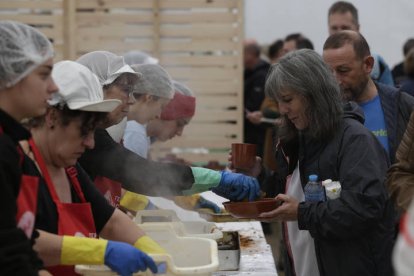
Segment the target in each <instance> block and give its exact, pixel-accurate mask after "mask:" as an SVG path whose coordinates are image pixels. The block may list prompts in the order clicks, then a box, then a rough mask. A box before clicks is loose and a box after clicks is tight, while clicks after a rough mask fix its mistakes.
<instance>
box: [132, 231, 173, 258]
mask: <svg viewBox="0 0 414 276" xmlns="http://www.w3.org/2000/svg"><path fill="white" fill-rule="evenodd" d="M134 246H135V248H138V249H139V250H141V251H143V252H145V253H147V254H164V253H167V251H165V249H164V248H162V247H161V246H160V245H159V244H158V243H157V242H156V241H154V240H153V239H151V238H150V237H148V236H146V235H144V236H141V237H140V238H139V239H138V240H137V241H136V242H135V243H134Z"/></svg>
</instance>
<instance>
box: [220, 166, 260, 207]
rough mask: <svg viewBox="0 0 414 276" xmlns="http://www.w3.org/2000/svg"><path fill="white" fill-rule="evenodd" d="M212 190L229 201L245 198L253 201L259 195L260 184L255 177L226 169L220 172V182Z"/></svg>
mask: <svg viewBox="0 0 414 276" xmlns="http://www.w3.org/2000/svg"><path fill="white" fill-rule="evenodd" d="M212 191H213V192H215V193H216V194H218V195H219V196H222V197H225V198H227V199H229V200H230V201H241V200H243V199H245V198H248V199H249V201H253V200H255V199H256V198H258V197H259V196H260V186H259V182H257V179H256V178H254V177H251V176H247V175H244V174H240V173H232V172H227V171H222V172H221V180H220V184H219V185H218V186H217V187H214V188H213V189H212Z"/></svg>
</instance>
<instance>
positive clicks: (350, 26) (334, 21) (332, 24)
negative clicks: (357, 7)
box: [328, 12, 359, 35]
mask: <svg viewBox="0 0 414 276" xmlns="http://www.w3.org/2000/svg"><path fill="white" fill-rule="evenodd" d="M328 27H329V35H332V34H335V33H337V32H339V31H344V30H350V31H355V32H359V26H358V25H356V24H355V22H354V20H353V18H352V14H351V12H346V13H339V12H337V13H333V14H331V15H329V18H328Z"/></svg>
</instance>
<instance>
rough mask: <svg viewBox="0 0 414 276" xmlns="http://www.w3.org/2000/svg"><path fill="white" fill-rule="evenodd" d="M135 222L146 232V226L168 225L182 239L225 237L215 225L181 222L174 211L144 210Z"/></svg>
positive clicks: (201, 222) (139, 213)
mask: <svg viewBox="0 0 414 276" xmlns="http://www.w3.org/2000/svg"><path fill="white" fill-rule="evenodd" d="M166 221H169V222H166ZM135 222H136V223H137V224H138V225H139V226H140V227H142V228H143V229H144V230H145V226H146V225H151V224H161V225H164V224H167V225H170V226H171V227H172V228H173V229H174V231H175V233H176V234H177V235H178V236H181V237H200V238H208V239H213V240H218V239H220V238H222V237H223V233H222V232H221V231H220V230H219V229H218V228H217V227H216V225H215V224H214V223H212V222H206V221H180V220H179V218H178V217H177V214H176V213H175V212H174V211H173V210H142V211H139V212H138V213H137V215H136V217H135Z"/></svg>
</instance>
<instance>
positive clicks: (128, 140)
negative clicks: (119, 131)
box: [124, 120, 151, 158]
mask: <svg viewBox="0 0 414 276" xmlns="http://www.w3.org/2000/svg"><path fill="white" fill-rule="evenodd" d="M150 143H151V142H150V138H149V137H148V136H147V125H141V124H140V123H138V122H136V121H133V120H131V121H128V122H127V125H126V128H125V133H124V147H125V148H127V149H129V150H130V151H132V152H135V153H136V154H138V155H139V156H141V157H143V158H148V151H149V147H150Z"/></svg>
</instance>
